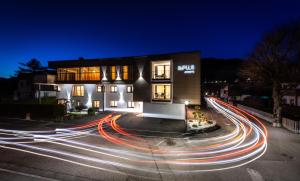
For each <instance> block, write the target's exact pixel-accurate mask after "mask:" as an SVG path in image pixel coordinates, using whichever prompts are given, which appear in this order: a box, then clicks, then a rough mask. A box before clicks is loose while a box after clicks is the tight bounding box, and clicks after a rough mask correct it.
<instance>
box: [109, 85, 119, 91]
mask: <svg viewBox="0 0 300 181" xmlns="http://www.w3.org/2000/svg"><path fill="white" fill-rule="evenodd" d="M117 91H118V88H117V86H115V85H112V86H110V92H117Z"/></svg>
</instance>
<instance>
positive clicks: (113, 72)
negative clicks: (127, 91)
mask: <svg viewBox="0 0 300 181" xmlns="http://www.w3.org/2000/svg"><path fill="white" fill-rule="evenodd" d="M110 72H111V80H116V77H117V68H116V66H111V67H110Z"/></svg>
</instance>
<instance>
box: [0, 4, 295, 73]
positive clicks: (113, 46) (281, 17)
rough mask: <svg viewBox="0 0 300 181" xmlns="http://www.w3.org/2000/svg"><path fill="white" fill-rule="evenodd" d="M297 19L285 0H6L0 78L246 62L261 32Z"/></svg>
mask: <svg viewBox="0 0 300 181" xmlns="http://www.w3.org/2000/svg"><path fill="white" fill-rule="evenodd" d="M299 17H300V1H297V0H283V1H269V0H265V1H264V0H259V1H258V0H244V1H243V0H240V1H232V0H226V1H225V0H222V1H215V0H209V1H206V2H202V1H196V0H195V1H190V0H183V1H176V0H172V1H170V0H166V1H163V0H151V1H143V0H139V1H133V0H131V1H130V0H129V1H126V0H119V1H116V0H109V1H91V0H85V1H82V2H80V1H75V0H68V1H62V0H52V1H45V0H28V1H26V2H25V0H19V1H18V0H7V1H1V2H0V61H1V66H0V76H9V75H12V74H13V72H14V70H15V69H16V68H17V63H18V62H21V61H27V60H29V59H30V58H33V57H34V58H37V59H39V60H41V61H42V63H43V64H44V65H47V61H48V60H59V59H77V58H78V57H84V58H97V57H99V58H100V57H116V56H129V55H143V54H151V53H167V52H175V51H186V50H201V52H202V56H203V57H220V58H231V57H240V58H243V57H246V56H247V54H248V53H249V52H250V51H251V49H252V48H253V46H254V45H255V43H256V42H258V41H259V39H260V38H261V36H262V34H263V33H264V32H265V31H267V30H269V29H271V28H272V27H274V26H276V25H279V24H281V23H284V22H286V21H290V20H295V19H298V18H299Z"/></svg>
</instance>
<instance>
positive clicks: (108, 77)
mask: <svg viewBox="0 0 300 181" xmlns="http://www.w3.org/2000/svg"><path fill="white" fill-rule="evenodd" d="M48 66H49V68H53V69H56V71H57V75H56V83H57V85H58V94H57V99H58V102H59V103H66V104H67V106H68V109H72V108H75V107H76V106H80V105H85V106H87V107H95V108H98V109H99V110H102V109H105V110H113V111H127V112H141V113H143V115H144V116H150V117H165V118H174V119H184V118H185V105H187V104H189V105H200V103H201V102H200V100H201V99H200V97H201V95H200V52H199V51H192V52H181V53H170V54H159V55H146V56H131V57H121V58H101V59H79V60H63V61H49V63H48Z"/></svg>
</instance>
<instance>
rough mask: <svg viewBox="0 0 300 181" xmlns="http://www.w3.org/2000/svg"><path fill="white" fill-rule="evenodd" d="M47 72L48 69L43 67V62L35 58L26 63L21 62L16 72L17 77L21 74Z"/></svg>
mask: <svg viewBox="0 0 300 181" xmlns="http://www.w3.org/2000/svg"><path fill="white" fill-rule="evenodd" d="M43 70H47V67H44V66H42V64H41V62H40V61H39V60H37V59H35V58H33V59H31V60H29V61H28V62H26V63H23V62H20V63H19V67H18V70H17V71H16V75H19V74H20V73H32V74H35V73H36V72H39V71H43Z"/></svg>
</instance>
